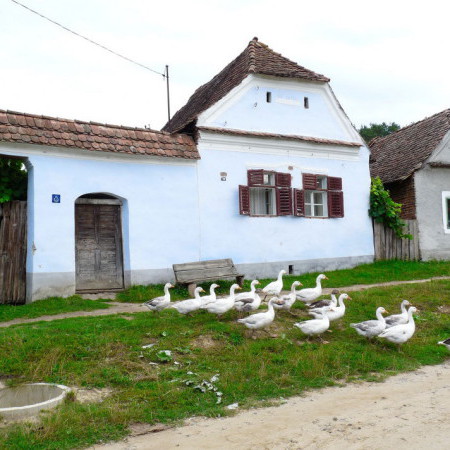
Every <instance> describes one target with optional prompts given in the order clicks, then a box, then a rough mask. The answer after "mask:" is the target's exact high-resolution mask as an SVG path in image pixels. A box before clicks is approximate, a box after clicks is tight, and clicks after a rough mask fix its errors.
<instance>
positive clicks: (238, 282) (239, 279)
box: [236, 277, 244, 287]
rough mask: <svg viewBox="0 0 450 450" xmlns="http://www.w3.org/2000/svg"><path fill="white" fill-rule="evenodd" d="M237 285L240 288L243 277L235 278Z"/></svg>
mask: <svg viewBox="0 0 450 450" xmlns="http://www.w3.org/2000/svg"><path fill="white" fill-rule="evenodd" d="M236 281H237V284H238V285H239V286H240V287H242V285H243V284H244V277H236Z"/></svg>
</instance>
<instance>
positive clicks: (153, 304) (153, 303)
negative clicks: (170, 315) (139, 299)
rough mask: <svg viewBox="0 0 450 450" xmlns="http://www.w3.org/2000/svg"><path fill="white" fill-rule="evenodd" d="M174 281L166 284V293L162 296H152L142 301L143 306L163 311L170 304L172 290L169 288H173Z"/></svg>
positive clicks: (151, 309)
mask: <svg viewBox="0 0 450 450" xmlns="http://www.w3.org/2000/svg"><path fill="white" fill-rule="evenodd" d="M173 287H174V286H173V285H172V283H166V284H165V285H164V295H162V296H160V297H155V298H152V299H151V300H147V301H146V302H144V303H142V305H141V306H145V307H147V308H148V309H149V310H150V311H161V310H162V309H164V308H167V307H168V306H169V305H170V292H169V289H170V288H173Z"/></svg>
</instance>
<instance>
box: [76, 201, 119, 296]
mask: <svg viewBox="0 0 450 450" xmlns="http://www.w3.org/2000/svg"><path fill="white" fill-rule="evenodd" d="M111 203H114V201H110V200H90V199H78V200H77V204H76V205H75V250H76V256H75V258H76V290H77V291H102V290H110V289H123V257H122V227H121V220H120V205H118V204H111Z"/></svg>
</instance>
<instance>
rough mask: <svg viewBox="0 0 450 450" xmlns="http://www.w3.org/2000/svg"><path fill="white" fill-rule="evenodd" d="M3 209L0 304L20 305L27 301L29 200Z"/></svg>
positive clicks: (0, 241) (2, 206)
mask: <svg viewBox="0 0 450 450" xmlns="http://www.w3.org/2000/svg"><path fill="white" fill-rule="evenodd" d="M0 208H1V214H0V215H1V217H0V304H10V305H20V304H23V303H25V300H26V299H25V297H26V260H27V202H22V201H12V202H7V203H3V204H2V205H0Z"/></svg>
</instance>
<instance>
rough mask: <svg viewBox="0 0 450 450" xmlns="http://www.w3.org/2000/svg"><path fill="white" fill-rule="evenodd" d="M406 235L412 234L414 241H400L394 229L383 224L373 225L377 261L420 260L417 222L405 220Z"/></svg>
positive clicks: (375, 223)
mask: <svg viewBox="0 0 450 450" xmlns="http://www.w3.org/2000/svg"><path fill="white" fill-rule="evenodd" d="M404 222H405V224H406V226H405V228H404V232H405V234H411V235H412V236H413V239H400V238H398V237H397V236H396V235H395V233H394V232H393V231H392V229H390V228H387V227H385V226H384V224H382V223H377V222H374V223H373V238H374V246H375V259H376V260H380V259H405V260H419V259H420V251H419V230H418V228H417V220H405V221H404Z"/></svg>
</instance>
